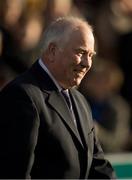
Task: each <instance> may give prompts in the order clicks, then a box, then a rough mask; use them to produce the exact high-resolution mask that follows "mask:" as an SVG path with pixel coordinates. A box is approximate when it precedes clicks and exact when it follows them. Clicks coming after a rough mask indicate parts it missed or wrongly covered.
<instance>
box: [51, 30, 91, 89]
mask: <svg viewBox="0 0 132 180" xmlns="http://www.w3.org/2000/svg"><path fill="white" fill-rule="evenodd" d="M93 54H94V37H93V34H92V33H91V32H89V31H87V29H82V30H81V31H80V30H77V31H75V32H74V33H72V34H71V38H69V40H68V41H67V43H66V44H65V46H64V47H63V48H60V47H58V48H56V52H55V57H54V58H55V61H54V67H55V68H54V71H53V75H54V77H55V78H56V80H57V81H58V83H59V84H60V85H61V86H62V87H63V88H71V87H73V86H78V85H79V84H80V82H81V80H82V79H83V77H84V76H85V74H86V73H87V72H88V70H89V69H90V68H91V65H92V56H93Z"/></svg>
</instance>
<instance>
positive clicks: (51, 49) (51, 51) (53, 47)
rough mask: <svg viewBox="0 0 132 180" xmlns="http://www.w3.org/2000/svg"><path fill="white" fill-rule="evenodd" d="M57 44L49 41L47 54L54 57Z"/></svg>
mask: <svg viewBox="0 0 132 180" xmlns="http://www.w3.org/2000/svg"><path fill="white" fill-rule="evenodd" d="M56 50H57V46H56V44H55V43H50V44H49V46H48V51H49V54H50V55H51V56H52V57H54V56H55V55H56Z"/></svg>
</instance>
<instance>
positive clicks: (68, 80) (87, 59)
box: [0, 17, 115, 179]
mask: <svg viewBox="0 0 132 180" xmlns="http://www.w3.org/2000/svg"><path fill="white" fill-rule="evenodd" d="M94 54H95V51H94V36H93V31H92V27H91V26H90V25H89V24H88V23H87V22H86V21H84V20H82V19H80V18H76V17H64V18H58V19H57V20H55V21H54V22H52V23H51V25H49V27H48V28H47V30H46V31H45V34H44V39H43V49H42V56H41V58H40V59H38V60H37V61H36V62H35V64H33V66H32V67H31V68H30V69H29V70H28V71H27V72H25V73H24V74H22V75H20V76H19V77H17V78H16V79H15V80H14V81H13V82H11V83H10V84H8V85H7V86H6V87H5V88H4V89H3V91H2V92H1V94H0V103H1V104H0V106H1V107H0V114H1V119H0V138H1V141H0V143H1V148H0V178H31V179H32V178H33V179H34V178H36V179H39V178H41V179H49V178H50V179H54V178H55V179H71V178H72V179H90V178H94V179H99V178H100V179H103V178H104V179H113V178H114V177H115V175H114V171H113V168H112V167H111V165H110V163H109V162H108V161H107V160H105V159H104V155H103V152H102V149H101V147H100V144H99V142H98V141H97V138H96V136H95V132H94V125H93V120H92V116H91V111H90V109H89V106H88V104H87V101H86V100H85V98H84V97H83V96H82V95H81V94H80V93H79V92H78V91H77V89H76V88H75V87H76V86H78V85H79V84H80V82H81V80H82V79H83V77H84V76H85V74H86V73H87V72H88V71H89V69H90V68H91V65H92V57H93V55H94Z"/></svg>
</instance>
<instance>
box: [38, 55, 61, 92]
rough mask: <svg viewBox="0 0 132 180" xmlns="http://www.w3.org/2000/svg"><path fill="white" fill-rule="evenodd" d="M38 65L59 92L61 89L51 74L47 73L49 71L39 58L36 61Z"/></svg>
mask: <svg viewBox="0 0 132 180" xmlns="http://www.w3.org/2000/svg"><path fill="white" fill-rule="evenodd" d="M38 63H39V65H40V66H41V67H42V69H43V70H44V71H45V72H46V73H47V74H48V75H49V77H50V78H51V79H52V81H53V82H54V84H55V85H56V87H57V89H58V91H59V92H61V90H62V87H61V86H60V85H59V84H58V82H57V81H56V79H55V78H54V77H53V75H52V74H51V72H50V71H49V69H48V68H47V67H46V65H45V64H44V62H43V61H42V59H41V58H40V59H39V61H38Z"/></svg>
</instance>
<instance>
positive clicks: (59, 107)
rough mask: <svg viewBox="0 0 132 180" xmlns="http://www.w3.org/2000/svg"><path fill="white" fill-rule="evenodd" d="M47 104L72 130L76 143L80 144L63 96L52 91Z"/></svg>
mask: <svg viewBox="0 0 132 180" xmlns="http://www.w3.org/2000/svg"><path fill="white" fill-rule="evenodd" d="M48 103H49V104H50V105H51V106H52V107H53V108H54V109H55V110H56V112H57V113H58V114H59V115H60V116H61V117H62V120H63V121H64V123H65V124H66V125H67V126H68V127H69V128H70V129H71V130H72V132H73V133H74V135H75V136H76V137H77V139H78V141H79V142H80V143H81V145H82V142H81V139H80V135H79V133H78V131H77V128H76V126H75V124H74V122H73V119H72V115H71V113H70V110H69V109H68V108H67V105H66V104H65V101H64V99H63V96H62V95H61V94H60V93H59V92H57V91H53V92H52V93H51V94H50V96H49V99H48Z"/></svg>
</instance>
